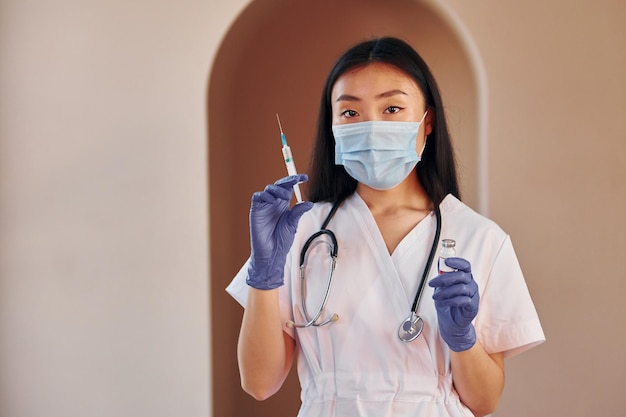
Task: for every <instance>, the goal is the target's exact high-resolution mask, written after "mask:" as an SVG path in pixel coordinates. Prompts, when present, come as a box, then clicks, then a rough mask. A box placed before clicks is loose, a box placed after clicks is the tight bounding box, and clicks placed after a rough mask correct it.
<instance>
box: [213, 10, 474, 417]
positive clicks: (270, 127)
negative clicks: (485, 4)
mask: <svg viewBox="0 0 626 417" xmlns="http://www.w3.org/2000/svg"><path fill="white" fill-rule="evenodd" d="M442 14H443V13H442V12H441V11H440V10H437V9H434V8H431V7H429V5H428V4H427V3H423V2H417V1H414V0H393V1H386V2H381V1H377V0H345V1H342V2H336V1H333V0H318V1H314V2H294V1H289V0H279V1H277V0H255V1H254V2H251V3H250V4H249V6H248V7H247V8H246V9H245V10H244V11H243V12H242V13H241V14H240V15H239V17H238V18H237V20H236V21H235V22H234V23H233V24H232V26H231V27H230V29H229V31H228V33H226V35H225V37H224V40H223V42H222V45H221V47H220V50H219V51H218V54H217V56H216V59H215V61H214V65H213V68H212V71H211V77H210V80H209V92H208V120H209V138H208V141H209V142H208V145H209V187H210V188H209V199H210V225H211V226H210V227H211V236H210V247H211V269H210V272H211V294H212V295H211V319H212V334H213V337H212V340H213V347H212V349H213V350H212V351H213V358H212V359H213V387H214V392H213V399H214V415H215V416H236V415H254V416H256V417H263V416H275V415H285V416H287V415H296V412H297V409H298V407H299V387H298V383H297V379H296V378H295V375H293V374H292V375H291V376H290V378H289V380H288V381H287V383H286V384H285V386H284V387H283V389H282V390H281V392H280V393H279V394H277V395H276V396H275V397H273V398H271V399H270V400H268V401H265V402H263V403H258V402H256V401H255V400H253V399H251V398H250V397H249V396H247V394H245V393H244V392H243V391H242V390H241V388H240V385H239V376H238V373H237V369H238V368H237V362H236V342H237V336H238V331H239V324H240V321H241V315H242V309H241V307H239V306H238V305H237V304H236V302H235V301H234V300H232V299H231V298H230V297H229V296H228V295H227V294H226V292H225V291H224V288H225V287H226V285H227V284H228V283H229V282H230V280H231V279H232V277H233V276H234V275H235V273H236V272H237V270H238V269H239V268H240V266H241V265H242V264H243V262H244V261H245V260H246V258H247V257H248V255H249V236H248V210H249V206H250V196H251V194H252V193H253V192H254V191H256V190H259V189H262V188H263V187H264V186H265V184H267V183H269V182H273V181H274V180H276V179H277V178H280V177H282V176H284V175H286V172H285V167H284V164H283V162H282V158H281V153H280V145H281V143H280V137H279V131H278V126H277V124H276V116H275V114H276V113H279V114H280V118H281V121H282V125H283V129H284V131H285V134H286V136H287V139H288V141H289V144H290V146H291V148H292V151H293V153H294V158H295V161H296V165H297V167H298V168H299V171H301V172H303V171H306V168H307V164H308V159H309V155H310V151H311V148H312V142H313V136H314V132H315V124H316V120H317V111H318V107H319V100H320V95H321V90H322V85H323V83H324V80H325V77H326V74H327V72H328V70H329V69H330V66H331V65H332V63H333V62H334V60H335V59H336V58H337V57H338V56H339V54H340V53H341V52H343V51H344V50H345V49H346V48H347V47H349V46H350V45H352V44H354V43H356V42H358V41H361V40H363V39H365V38H370V37H374V36H382V35H393V36H398V37H401V38H403V39H405V40H406V41H408V42H409V43H410V44H411V45H413V46H414V47H415V49H416V50H417V51H418V52H419V53H420V54H421V55H422V56H423V57H424V59H425V60H426V61H427V62H428V63H429V65H430V67H431V69H432V71H433V73H434V74H435V77H436V78H437V81H438V83H439V86H440V88H441V91H442V95H443V99H444V103H445V105H446V108H447V109H446V110H447V116H448V121H449V124H450V129H451V132H452V135H453V139H454V142H455V147H456V151H457V156H458V160H459V165H460V173H461V177H462V181H461V182H462V192H463V197H464V200H465V202H466V203H468V204H469V205H470V206H474V207H476V206H477V204H478V194H479V190H478V184H479V178H478V175H479V174H478V172H479V169H478V165H479V164H478V158H479V120H480V119H479V117H480V115H479V108H480V106H479V92H478V87H477V82H476V79H477V78H476V75H475V72H474V69H473V68H474V66H473V65H472V63H471V59H470V56H469V54H468V52H467V51H466V48H465V47H464V42H463V40H462V39H460V38H459V36H458V31H457V30H455V28H453V26H452V24H451V23H450V21H449V20H448V19H447V18H446V17H444V16H442Z"/></svg>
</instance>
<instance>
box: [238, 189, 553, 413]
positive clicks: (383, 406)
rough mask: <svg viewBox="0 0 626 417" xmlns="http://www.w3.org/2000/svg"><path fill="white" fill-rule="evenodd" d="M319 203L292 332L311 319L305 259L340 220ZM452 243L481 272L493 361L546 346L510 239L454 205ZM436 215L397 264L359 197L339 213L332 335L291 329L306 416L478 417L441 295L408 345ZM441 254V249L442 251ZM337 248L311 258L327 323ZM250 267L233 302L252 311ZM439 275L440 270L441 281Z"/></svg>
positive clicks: (449, 205) (449, 228)
mask: <svg viewBox="0 0 626 417" xmlns="http://www.w3.org/2000/svg"><path fill="white" fill-rule="evenodd" d="M330 208H331V204H330V203H316V204H315V206H314V207H313V209H312V210H311V211H309V212H307V213H306V214H305V215H304V216H303V217H302V218H301V220H300V223H299V225H298V231H297V233H296V237H295V240H294V243H293V246H292V248H291V251H290V252H289V255H288V257H287V263H286V266H285V285H284V286H283V287H281V288H280V290H279V294H280V296H279V298H280V310H281V315H282V319H283V322H285V323H286V322H287V321H289V320H293V321H295V322H296V323H303V322H305V320H304V318H303V316H302V307H301V295H300V280H299V257H300V251H301V248H302V246H303V245H304V242H305V241H306V240H307V239H308V237H309V236H311V235H312V234H313V233H315V232H316V231H318V230H319V229H320V226H321V224H322V222H323V221H324V219H325V218H326V216H327V214H328V212H329V211H330ZM440 208H441V215H442V219H443V220H442V229H441V236H440V238H441V239H454V240H456V250H457V256H459V257H462V258H465V259H467V260H468V261H470V263H471V264H472V274H473V276H474V279H475V280H476V282H477V283H478V287H479V292H480V305H479V311H478V316H477V317H476V319H475V321H474V326H475V328H476V335H477V338H478V340H479V341H480V343H481V344H482V345H483V346H484V348H485V349H486V351H487V352H488V353H495V352H504V356H505V357H510V356H512V355H514V354H517V353H520V352H522V351H524V350H526V349H529V348H531V347H533V346H535V345H537V344H539V343H541V342H542V341H543V340H544V335H543V331H542V328H541V324H540V322H539V319H538V316H537V313H536V310H535V307H534V305H533V303H532V300H531V297H530V295H529V292H528V289H527V287H526V283H525V281H524V277H523V275H522V272H521V269H520V266H519V263H518V261H517V257H516V255H515V252H514V251H513V246H512V244H511V240H510V238H509V236H508V235H507V234H506V233H504V232H503V231H502V230H501V229H500V228H499V227H498V226H497V225H496V224H495V223H494V222H492V221H491V220H489V219H487V218H485V217H483V216H481V215H479V214H477V213H476V212H474V211H473V210H471V209H470V208H469V207H467V206H466V205H465V204H463V203H462V202H460V201H459V200H458V199H456V198H455V197H453V196H451V195H448V196H447V197H446V198H445V199H444V201H443V202H442V203H441V205H440ZM435 226H436V218H435V215H434V213H431V214H430V215H429V216H427V217H426V218H425V219H423V220H422V221H421V222H420V223H419V224H418V225H416V226H415V227H414V228H413V229H412V230H411V231H410V232H409V233H408V234H407V235H406V236H405V237H404V239H403V240H402V241H401V242H400V243H399V244H398V246H397V247H396V249H395V250H394V252H393V254H391V255H389V252H388V250H387V247H386V246H385V242H384V240H383V237H382V235H381V234H380V231H379V230H378V227H377V225H376V222H375V220H374V218H373V216H372V214H371V213H370V211H369V209H368V207H367V205H366V204H365V202H364V201H363V200H362V199H361V198H360V196H359V195H358V194H357V193H354V194H353V195H351V196H350V197H349V198H348V199H347V200H346V201H345V202H344V203H343V205H342V206H341V207H340V208H339V209H338V210H337V212H336V213H335V215H334V217H333V219H332V220H331V222H330V224H329V225H328V227H327V228H328V229H331V230H332V231H333V232H334V233H335V235H336V237H337V241H338V256H337V266H336V270H335V274H334V280H333V284H332V291H331V294H330V298H329V300H328V304H327V306H326V309H325V312H324V315H323V316H322V318H327V317H330V315H331V314H333V313H336V314H338V315H339V320H338V321H336V322H334V323H331V324H330V325H326V326H323V327H308V328H298V329H291V328H287V327H285V328H284V330H285V332H287V333H288V334H290V335H291V336H292V337H293V338H294V339H295V340H296V345H297V347H296V351H297V364H298V376H299V379H300V385H301V388H302V393H301V400H302V406H301V409H300V412H299V414H298V417H345V416H350V417H409V416H411V417H414V416H428V417H448V416H467V417H469V416H472V413H471V412H470V411H469V409H468V408H467V407H465V405H464V404H462V403H461V401H460V399H459V396H458V394H457V392H456V391H455V390H454V387H453V384H452V378H453V376H452V375H451V371H450V354H449V348H448V347H447V345H446V343H445V342H444V341H443V339H442V338H441V336H440V334H439V330H438V325H437V313H436V311H435V307H434V303H433V300H432V294H433V289H432V288H431V287H429V286H428V285H426V286H425V289H424V294H423V296H422V300H421V304H420V307H419V315H420V316H421V317H422V318H423V319H424V322H425V325H424V331H423V333H422V334H421V335H420V336H419V337H418V338H417V339H416V340H414V341H413V342H409V343H406V342H402V341H400V340H399V338H398V327H399V326H400V323H402V322H403V320H405V319H406V318H407V316H408V315H409V314H410V311H411V305H412V304H413V299H414V297H415V293H416V291H417V288H418V285H419V281H420V278H421V276H422V273H423V270H424V267H425V264H426V261H427V257H428V254H429V251H430V248H431V245H432V241H433V239H434V235H435ZM439 246H441V245H439ZM329 259H330V257H329V253H328V247H327V246H326V245H323V244H321V245H312V246H311V247H310V249H309V251H308V254H307V263H306V275H305V279H306V286H307V288H306V291H307V301H306V302H307V308H308V312H309V314H315V313H316V312H317V310H318V308H319V305H320V303H321V299H322V297H323V295H324V291H325V285H326V282H327V278H328V272H329ZM247 267H248V262H246V263H245V265H244V266H243V267H242V268H241V270H240V271H239V273H238V274H237V276H236V277H235V278H234V279H233V281H232V282H231V284H230V285H229V286H228V288H227V291H228V292H229V293H230V294H231V295H232V296H233V297H234V298H235V299H236V300H237V301H238V302H239V303H240V304H241V305H242V306H244V307H245V303H246V297H247V290H248V287H247V285H246V283H245V279H246V274H247ZM437 273H438V271H437V265H436V260H435V262H434V263H433V266H432V267H431V270H430V274H429V279H430V278H432V277H434V276H436V275H437Z"/></svg>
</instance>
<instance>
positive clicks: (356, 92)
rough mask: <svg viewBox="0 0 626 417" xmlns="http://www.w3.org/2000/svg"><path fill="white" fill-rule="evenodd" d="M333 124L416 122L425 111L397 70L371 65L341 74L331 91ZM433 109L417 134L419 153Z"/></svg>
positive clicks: (419, 96) (416, 91)
mask: <svg viewBox="0 0 626 417" xmlns="http://www.w3.org/2000/svg"><path fill="white" fill-rule="evenodd" d="M331 105H332V114H333V125H339V124H346V123H356V122H366V121H399V122H419V121H420V120H422V117H423V116H424V113H425V112H426V106H425V103H424V97H423V96H422V92H421V91H420V89H419V87H418V86H417V83H416V82H415V81H414V80H413V79H412V78H411V77H410V76H408V75H407V74H406V73H404V72H403V71H401V70H399V69H398V68H396V67H394V66H392V65H389V64H383V63H378V62H376V63H372V64H369V65H367V66H365V67H359V68H355V69H353V70H350V71H347V72H346V73H344V74H343V75H341V76H340V77H339V78H338V79H337V81H336V82H335V85H334V86H333V88H332V92H331ZM431 113H432V110H431V111H429V112H428V114H426V117H425V118H424V122H423V123H422V124H421V126H420V129H419V132H418V134H417V148H418V152H419V151H420V150H421V149H422V147H423V145H424V141H425V136H426V135H429V134H430V132H431V131H432V121H431V120H432V115H431Z"/></svg>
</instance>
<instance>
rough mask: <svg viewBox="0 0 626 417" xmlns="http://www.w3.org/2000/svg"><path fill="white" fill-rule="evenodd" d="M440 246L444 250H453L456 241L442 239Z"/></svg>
mask: <svg viewBox="0 0 626 417" xmlns="http://www.w3.org/2000/svg"><path fill="white" fill-rule="evenodd" d="M441 244H442V245H443V247H444V248H453V247H455V246H456V241H455V240H454V239H443V240H442V241H441Z"/></svg>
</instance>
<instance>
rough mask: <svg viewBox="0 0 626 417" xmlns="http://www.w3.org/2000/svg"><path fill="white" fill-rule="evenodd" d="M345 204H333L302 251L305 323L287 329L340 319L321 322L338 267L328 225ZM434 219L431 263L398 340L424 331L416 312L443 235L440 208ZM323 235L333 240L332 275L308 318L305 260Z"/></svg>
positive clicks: (301, 289) (302, 294)
mask: <svg viewBox="0 0 626 417" xmlns="http://www.w3.org/2000/svg"><path fill="white" fill-rule="evenodd" d="M342 202H343V199H340V200H339V201H337V202H336V203H335V204H333V207H332V208H331V210H330V212H329V213H328V215H327V216H326V219H325V220H324V222H323V223H322V226H321V227H320V230H318V231H317V232H315V233H314V234H313V235H311V236H310V237H309V238H308V239H307V240H306V242H305V243H304V245H303V246H302V250H301V251H300V264H299V267H300V275H299V276H300V300H301V303H302V313H303V316H304V320H305V322H304V323H295V322H293V321H289V322H287V327H298V328H306V327H321V326H324V325H326V324H329V323H332V322H334V321H337V320H339V315H337V314H332V315H331V316H330V317H329V318H327V319H324V320H322V321H320V317H321V316H322V312H323V311H324V309H325V308H326V303H327V302H328V298H329V296H330V290H331V287H332V284H333V275H334V272H335V266H336V263H337V252H338V245H337V238H336V237H335V234H334V233H333V232H332V231H331V230H329V229H327V226H328V223H330V220H331V219H332V217H333V216H334V215H335V212H336V211H337V209H338V208H339V206H340V205H341V203H342ZM435 216H436V218H437V228H436V230H435V238H434V239H433V244H432V246H431V249H430V254H429V255H428V262H427V263H426V266H425V267H424V273H423V274H422V279H421V280H420V284H419V287H418V288H417V293H416V294H415V299H414V300H413V305H412V306H411V314H410V315H409V316H408V317H407V318H406V319H405V320H403V321H402V323H401V324H400V327H399V328H398V338H399V339H400V340H401V341H403V342H411V341H413V340H415V339H417V337H418V336H419V335H420V334H421V333H422V330H423V329H424V320H423V319H422V318H421V317H420V316H419V315H418V314H417V310H418V308H419V304H420V301H421V299H422V293H423V292H424V287H425V284H426V278H427V277H428V274H429V272H430V268H431V266H432V263H433V259H434V258H435V252H436V251H437V244H438V242H439V235H440V234H441V212H440V211H439V208H438V207H436V208H435ZM321 236H327V237H328V238H329V239H330V243H329V242H328V241H327V240H324V243H326V244H327V245H328V247H329V254H330V257H331V266H330V272H329V274H328V280H327V282H326V290H325V293H324V298H323V299H322V303H321V304H320V306H319V308H318V309H317V312H316V313H315V315H313V316H311V315H309V312H308V311H307V308H306V282H305V277H304V266H305V265H304V264H305V260H306V255H307V250H308V249H309V247H310V246H311V244H312V243H313V242H314V241H316V239H318V238H319V237H321Z"/></svg>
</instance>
